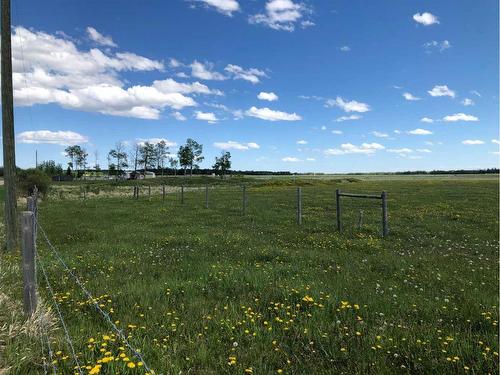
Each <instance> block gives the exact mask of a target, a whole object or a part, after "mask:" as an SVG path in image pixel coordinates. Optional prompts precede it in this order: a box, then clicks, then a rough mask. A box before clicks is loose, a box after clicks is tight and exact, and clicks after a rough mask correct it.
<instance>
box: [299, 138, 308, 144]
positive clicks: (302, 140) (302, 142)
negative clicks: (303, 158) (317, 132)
mask: <svg viewBox="0 0 500 375" xmlns="http://www.w3.org/2000/svg"><path fill="white" fill-rule="evenodd" d="M307 143H308V142H307V141H306V140H304V139H301V140H300V141H297V144H298V145H307Z"/></svg>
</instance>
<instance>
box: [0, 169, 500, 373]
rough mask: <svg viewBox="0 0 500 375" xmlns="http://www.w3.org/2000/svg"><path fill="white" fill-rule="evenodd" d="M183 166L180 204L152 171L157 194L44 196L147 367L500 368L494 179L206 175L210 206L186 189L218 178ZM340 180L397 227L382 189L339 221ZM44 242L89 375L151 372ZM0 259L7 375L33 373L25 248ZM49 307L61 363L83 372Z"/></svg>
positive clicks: (51, 219) (47, 216)
mask: <svg viewBox="0 0 500 375" xmlns="http://www.w3.org/2000/svg"><path fill="white" fill-rule="evenodd" d="M351 177H352V176H351ZM354 177H355V178H356V176H354ZM335 178H336V177H335ZM187 180H188V181H185V180H184V179H181V178H178V179H168V181H169V184H170V185H176V186H179V185H180V184H186V186H187V185H189V186H190V188H188V189H187V190H186V194H185V202H184V204H181V201H180V194H179V190H178V188H170V189H169V190H168V194H167V198H166V200H165V202H163V201H162V198H161V196H160V195H159V184H158V183H159V181H158V180H155V181H154V182H150V181H144V182H141V184H148V183H153V184H155V188H154V189H153V193H154V194H153V197H152V198H151V199H148V197H147V194H146V192H147V188H146V187H145V186H143V188H142V191H141V198H140V199H139V200H133V199H132V198H131V192H132V191H131V186H130V184H128V183H123V184H120V183H118V184H110V183H106V184H104V183H100V184H98V183H94V184H93V185H92V186H93V187H90V188H89V191H93V192H94V193H93V194H92V195H89V196H88V198H89V199H86V200H83V199H80V198H79V195H80V187H79V186H78V185H74V184H72V185H62V186H66V187H62V186H60V185H58V186H55V187H54V189H55V191H53V193H51V195H50V199H48V200H45V201H43V202H42V203H41V204H40V218H39V220H40V222H41V225H42V226H43V228H44V229H45V230H46V232H47V235H48V237H49V238H50V240H51V241H52V242H53V244H54V245H55V247H56V248H57V250H58V251H59V252H60V254H61V255H62V257H63V258H64V260H65V261H66V262H67V263H68V265H69V266H70V267H71V268H72V269H73V270H74V272H75V273H76V274H77V275H78V276H79V277H80V278H81V279H82V280H83V281H84V282H85V286H86V288H88V290H90V291H91V293H92V294H93V295H94V297H96V298H97V299H98V303H99V304H100V305H101V307H102V308H103V309H104V310H105V311H107V312H109V313H110V315H111V317H112V319H113V321H115V322H116V324H117V325H118V326H119V327H120V328H122V329H124V331H125V332H126V334H127V336H128V338H129V341H130V343H131V344H132V345H133V346H134V347H136V348H138V349H140V351H141V353H142V354H143V356H144V360H145V363H146V364H147V365H149V366H150V367H151V368H152V369H154V372H155V373H156V374H160V373H161V374H252V373H253V374H276V373H283V374H337V373H341V374H353V373H360V374H365V373H377V374H378V373H381V374H392V373H429V374H431V373H432V374H443V373H470V374H486V373H491V374H495V373H498V369H499V368H498V367H499V366H498V363H499V360H498V351H499V349H498V306H499V300H498V299H499V297H498V292H499V286H498V283H499V279H498V271H499V262H498V259H499V252H498V235H499V233H498V228H499V219H498V204H499V202H498V192H499V184H498V176H493V177H490V178H485V177H484V176H482V177H481V178H474V176H469V177H460V178H453V179H451V178H441V179H440V178H436V177H435V176H433V177H432V178H427V179H426V178H419V179H415V178H412V177H409V178H399V179H390V180H383V179H370V180H365V179H360V180H356V179H352V180H351V181H350V182H349V181H346V180H340V179H337V178H336V179H335V180H329V179H318V180H313V179H311V180H309V179H308V180H300V179H297V180H295V181H294V180H292V179H290V178H288V179H283V178H280V179H266V180H261V179H250V178H247V179H234V180H231V181H228V182H223V183H218V185H217V186H215V187H214V188H212V189H210V194H209V204H210V207H209V208H208V209H206V208H205V207H204V203H205V202H204V199H205V195H204V190H196V189H195V188H194V187H195V186H197V185H201V184H204V183H206V182H207V181H212V182H215V181H214V180H208V179H199V178H193V179H192V180H189V179H187ZM217 182H218V181H217ZM244 182H245V183H246V184H247V192H248V207H247V210H246V214H245V215H243V213H242V194H241V188H240V186H239V184H241V183H244ZM296 184H297V185H301V186H302V194H303V202H302V205H303V224H302V226H298V225H297V224H296V221H295V218H296V217H295V215H296V211H295V199H296V192H295V185H296ZM122 185H125V187H121V186H122ZM68 186H70V187H73V190H72V192H70V190H71V188H70V189H69V190H68V191H66V193H65V194H63V195H59V194H58V192H57V191H58V189H59V190H63V189H66V188H67V187H68ZM337 188H340V189H342V190H345V191H349V192H367V193H368V192H370V193H380V192H381V191H382V190H386V191H387V192H388V195H389V226H390V235H389V237H388V238H385V239H384V238H381V236H380V231H381V228H380V219H381V212H380V202H379V201H371V200H370V201H369V200H352V199H348V198H343V209H344V216H345V217H344V219H345V220H344V225H345V232H344V233H343V234H339V233H338V232H337V231H336V216H335V201H334V199H335V189H337ZM92 189H93V190H92ZM119 189H123V191H122V194H121V195H117V196H116V197H113V196H109V197H106V196H103V192H104V191H107V192H110V191H111V192H112V191H115V190H119ZM360 210H363V225H362V227H361V228H358V227H357V224H358V220H359V211H360ZM42 240H43V237H42V236H41V235H39V257H40V259H41V262H42V263H43V265H44V266H45V268H46V269H47V271H48V274H49V278H50V283H51V285H52V287H53V288H54V290H55V291H56V292H57V299H56V300H57V302H58V303H59V304H60V305H61V308H62V313H63V314H64V317H65V321H66V325H67V327H68V330H69V332H70V334H71V337H72V339H73V340H74V345H75V350H76V351H77V352H78V358H79V361H80V362H81V363H82V364H84V365H85V366H86V368H85V369H84V373H85V374H87V373H98V371H100V373H104V374H114V373H119V374H124V373H125V374H136V373H137V374H144V373H146V372H147V371H146V370H145V366H144V365H143V364H142V363H138V360H137V358H135V357H134V356H133V355H132V353H131V352H130V350H128V349H127V348H124V344H123V343H122V342H121V340H119V339H118V338H117V337H116V335H115V334H114V332H113V330H112V329H111V327H110V326H109V324H107V323H106V321H105V320H104V319H103V318H102V317H101V316H100V315H99V313H98V312H96V310H95V309H94V308H93V307H92V304H91V301H89V300H88V299H87V298H86V297H85V296H84V294H83V293H82V291H81V289H80V287H79V286H78V285H76V284H75V282H74V281H73V280H72V279H71V277H70V276H69V275H68V273H67V272H65V271H64V269H63V268H62V267H61V265H60V264H59V263H58V261H57V259H56V258H55V257H54V255H53V253H52V252H51V251H50V250H49V249H48V247H47V246H46V244H45V243H44V242H43V241H42ZM1 262H2V265H3V267H2V272H0V276H1V277H0V285H1V287H0V288H1V289H0V296H1V297H2V299H3V301H4V303H3V304H2V303H0V306H3V307H0V326H2V325H5V324H7V325H8V324H11V325H12V327H13V328H12V330H11V331H13V332H14V333H9V332H6V330H5V328H0V373H2V370H1V369H2V368H4V369H8V368H10V372H9V373H13V374H35V373H43V361H42V348H41V344H40V337H39V331H38V330H37V329H36V327H34V328H33V325H35V326H36V324H35V323H36V322H31V323H30V324H23V322H22V318H21V317H20V316H19V314H20V311H21V310H20V309H21V306H20V304H19V301H20V299H21V281H20V273H19V262H20V261H19V257H18V256H16V255H7V256H5V255H4V256H2V258H1ZM39 268H40V267H39ZM39 273H40V272H39ZM38 277H39V291H40V295H41V299H42V300H43V301H44V302H43V304H44V306H45V308H49V306H50V305H51V300H50V298H49V293H48V290H47V289H46V284H45V283H44V282H43V281H42V276H41V275H40V274H39V276H38ZM0 302H1V301H0ZM7 306H8V308H7ZM7 310H8V311H7ZM50 315H51V316H52V319H53V321H54V322H55V323H54V326H53V327H51V329H50V336H51V342H52V346H53V348H54V352H57V354H55V356H56V360H55V364H56V366H57V369H58V371H59V372H60V373H63V374H66V373H67V374H72V373H75V369H74V366H75V363H74V362H73V360H72V356H71V354H70V350H69V348H68V345H67V343H66V342H65V340H64V335H63V330H62V329H61V326H60V324H58V323H57V319H56V315H55V313H54V311H53V309H52V311H51V314H50ZM2 352H3V353H2Z"/></svg>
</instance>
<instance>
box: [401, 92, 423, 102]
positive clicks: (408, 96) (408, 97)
mask: <svg viewBox="0 0 500 375" xmlns="http://www.w3.org/2000/svg"><path fill="white" fill-rule="evenodd" d="M403 97H404V98H405V99H406V100H409V101H415V100H421V98H417V97H416V96H413V94H411V93H409V92H405V93H403Z"/></svg>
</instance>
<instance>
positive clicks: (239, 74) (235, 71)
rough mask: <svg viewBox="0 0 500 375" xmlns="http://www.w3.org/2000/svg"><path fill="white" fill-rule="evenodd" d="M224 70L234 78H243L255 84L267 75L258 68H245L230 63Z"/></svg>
mask: <svg viewBox="0 0 500 375" xmlns="http://www.w3.org/2000/svg"><path fill="white" fill-rule="evenodd" d="M224 70H225V71H226V72H228V73H229V74H230V75H231V76H232V77H233V79H243V80H245V81H248V82H251V83H253V84H255V83H259V82H260V78H261V77H266V73H265V72H263V71H262V70H259V69H256V68H250V69H243V68H242V67H241V66H238V65H233V64H229V65H227V66H226V67H225V68H224Z"/></svg>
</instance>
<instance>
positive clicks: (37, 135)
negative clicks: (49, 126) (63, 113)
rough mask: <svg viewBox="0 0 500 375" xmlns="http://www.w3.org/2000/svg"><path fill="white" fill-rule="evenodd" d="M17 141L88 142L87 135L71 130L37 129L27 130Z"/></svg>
mask: <svg viewBox="0 0 500 375" xmlns="http://www.w3.org/2000/svg"><path fill="white" fill-rule="evenodd" d="M17 141H18V142H20V143H35V144H38V143H48V144H54V145H61V146H69V145H76V144H81V143H87V142H88V141H89V138H88V137H87V136H84V135H81V134H78V133H75V132H72V131H69V130H66V131H64V130H58V131H51V130H35V131H25V132H22V133H19V134H18V135H17Z"/></svg>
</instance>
